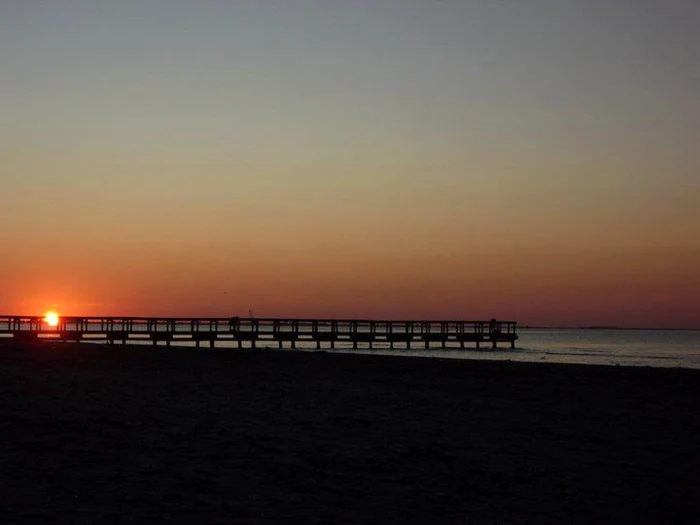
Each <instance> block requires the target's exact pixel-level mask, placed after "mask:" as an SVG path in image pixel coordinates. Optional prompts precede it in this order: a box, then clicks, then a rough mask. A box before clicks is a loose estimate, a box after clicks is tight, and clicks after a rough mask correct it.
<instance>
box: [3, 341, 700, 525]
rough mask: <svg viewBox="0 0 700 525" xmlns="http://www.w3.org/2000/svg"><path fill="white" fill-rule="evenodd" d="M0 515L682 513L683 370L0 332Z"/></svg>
mask: <svg viewBox="0 0 700 525" xmlns="http://www.w3.org/2000/svg"><path fill="white" fill-rule="evenodd" d="M0 363H1V364H0V389H1V390H0V400H1V401H0V403H1V405H0V418H1V419H0V421H1V422H2V423H1V424H2V431H1V434H0V436H1V440H2V441H1V442H0V458H1V465H0V467H1V469H0V472H1V473H2V478H1V479H0V483H1V485H0V519H2V522H3V523H29V522H44V521H56V522H71V523H75V522H90V523H104V522H117V521H139V522H141V521H146V520H157V521H171V522H178V523H195V522H203V523H232V522H236V523H257V522H270V521H289V522H292V521H294V522H311V523H319V522H326V523H331V522H343V523H345V522H351V523H352V522H354V523H365V522H393V523H399V522H433V523H465V522H467V523H469V522H476V523H567V522H569V523H570V522H575V523H600V522H616V523H621V522H623V521H627V522H629V521H633V522H636V523H692V522H695V523H697V522H700V502H699V499H700V452H699V450H700V447H699V445H700V443H699V440H700V416H699V415H698V410H700V404H699V403H698V401H700V372H698V371H693V370H668V369H645V368H616V367H599V366H577V365H550V364H525V363H517V364H516V363H507V362H506V363H499V362H475V361H456V360H437V359H420V358H402V357H401V358H400V357H382V356H361V355H341V354H329V353H324V352H319V353H304V352H299V353H297V352H290V351H236V350H210V349H206V350H204V349H201V350H195V349H176V348H170V349H166V348H164V347H158V348H152V347H119V346H114V347H106V346H98V345H86V344H83V345H70V344H57V343H52V344H46V343H44V344H34V345H27V344H24V345H21V346H20V345H19V344H17V343H13V342H7V341H5V342H0Z"/></svg>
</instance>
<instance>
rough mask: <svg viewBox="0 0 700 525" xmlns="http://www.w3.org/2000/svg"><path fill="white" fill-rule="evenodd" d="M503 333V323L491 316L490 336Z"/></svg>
mask: <svg viewBox="0 0 700 525" xmlns="http://www.w3.org/2000/svg"><path fill="white" fill-rule="evenodd" d="M500 333H501V323H499V322H498V321H496V319H495V318H491V320H490V321H489V335H490V336H492V337H493V336H497V335H499V334H500Z"/></svg>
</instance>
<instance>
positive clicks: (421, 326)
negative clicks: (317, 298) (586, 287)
mask: <svg viewBox="0 0 700 525" xmlns="http://www.w3.org/2000/svg"><path fill="white" fill-rule="evenodd" d="M515 328H516V323H515V322H514V321H497V320H495V319H491V320H490V321H374V320H357V319H349V320H340V319H258V318H243V317H231V318H161V317H61V318H60V319H59V322H58V325H57V326H50V325H49V324H48V323H47V322H46V321H45V320H44V318H42V317H38V316H0V336H2V337H14V338H23V339H29V340H32V339H54V340H61V341H81V340H86V341H87V340H89V341H106V342H108V343H114V342H117V341H118V342H121V343H127V342H143V341H151V342H152V343H153V344H154V345H156V344H158V343H159V342H163V343H164V344H166V345H168V346H169V345H170V344H171V343H185V342H193V343H195V344H196V346H200V344H201V343H203V342H204V343H207V342H208V343H209V346H211V347H214V346H215V344H216V343H217V342H229V343H231V342H233V343H237V344H238V347H239V348H241V347H243V346H244V345H247V346H250V347H252V348H255V347H256V345H257V344H258V343H260V344H270V343H273V344H274V343H276V344H277V345H278V346H279V348H282V347H283V346H284V345H285V344H287V345H289V346H290V347H291V348H296V345H297V343H307V344H308V343H311V344H313V343H315V344H316V348H321V347H322V346H323V347H330V348H335V347H336V344H347V345H352V348H359V347H360V345H362V347H368V348H373V347H374V345H376V344H384V345H386V344H388V345H389V348H394V347H395V345H401V346H405V348H414V347H415V346H416V345H421V346H423V347H424V348H426V349H429V348H431V345H432V347H435V346H436V345H437V346H438V347H440V348H465V344H467V343H473V344H474V345H475V347H476V348H479V347H480V345H481V344H482V343H490V344H491V345H492V347H493V348H497V347H498V343H510V346H511V348H515V341H516V340H517V339H518V335H517V334H516V330H515ZM412 345H413V346H412Z"/></svg>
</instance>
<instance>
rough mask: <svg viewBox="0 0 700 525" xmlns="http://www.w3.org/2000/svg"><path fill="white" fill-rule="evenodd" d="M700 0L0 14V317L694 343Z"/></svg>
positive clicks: (39, 5) (146, 2) (698, 267)
mask: <svg viewBox="0 0 700 525" xmlns="http://www.w3.org/2000/svg"><path fill="white" fill-rule="evenodd" d="M698 27H700V2H697V1H696V0H665V1H661V0H658V1H657V0H653V1H652V0H635V1H631V0H588V1H583V0H582V1H578V0H577V1H573V0H571V1H569V0H529V1H527V2H522V1H519V0H488V1H486V0H473V1H470V0H431V1H418V0H403V1H399V0H381V1H380V0H373V1H369V0H353V1H348V0H342V1H341V0H284V1H283V0H269V1H268V0H266V1H261V0H250V1H233V0H232V1H228V2H225V1H222V0H199V1H197V2H194V1H189V0H188V1H184V0H139V1H137V0H120V1H119V2H108V1H95V0H89V1H88V0H85V1H83V0H74V1H73V0H52V1H39V0H0V68H1V70H2V82H0V119H1V122H2V126H0V224H1V226H0V246H2V248H1V249H2V252H0V254H1V257H0V272H2V274H3V275H4V284H3V286H2V289H1V290H0V313H3V314H5V313H6V314H23V315H38V314H42V313H43V312H44V311H46V309H49V308H53V309H56V310H58V311H59V312H60V313H62V314H64V315H153V316H156V315H159V316H160V315H162V316H226V317H228V316H232V315H241V316H246V315H248V313H249V312H252V313H253V315H255V316H256V317H266V316H267V317H270V316H284V317H360V318H376V319H402V318H404V319H488V318H491V317H497V318H502V319H512V320H516V321H518V322H519V323H520V324H530V325H547V326H588V325H616V326H629V327H667V328H674V327H677V328H680V327H683V328H700V205H699V204H698V203H700V97H698V94H699V93H700V31H698V30H697V28H698Z"/></svg>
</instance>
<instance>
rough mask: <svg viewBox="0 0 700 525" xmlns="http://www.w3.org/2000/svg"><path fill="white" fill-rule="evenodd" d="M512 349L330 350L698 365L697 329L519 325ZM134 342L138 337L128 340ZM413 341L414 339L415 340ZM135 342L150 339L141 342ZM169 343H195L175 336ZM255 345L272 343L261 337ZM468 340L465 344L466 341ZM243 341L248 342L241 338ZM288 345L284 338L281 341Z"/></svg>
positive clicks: (342, 346)
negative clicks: (172, 341) (531, 326)
mask: <svg viewBox="0 0 700 525" xmlns="http://www.w3.org/2000/svg"><path fill="white" fill-rule="evenodd" d="M518 335H519V336H520V340H519V341H518V342H517V348H515V349H511V348H510V346H509V345H508V344H507V343H502V346H501V347H499V348H498V349H497V350H492V349H491V348H490V346H489V345H488V344H485V345H482V348H481V349H480V350H476V349H474V348H466V349H464V350H460V349H457V348H448V349H440V348H432V349H430V350H425V349H423V348H417V347H418V344H416V345H415V346H416V348H411V349H405V348H398V347H397V348H395V349H390V348H389V345H388V343H375V347H374V348H373V349H371V350H370V349H367V348H366V347H365V348H359V349H352V346H351V344H350V343H348V342H339V343H338V344H337V346H336V349H335V350H329V349H326V351H329V352H339V353H356V354H386V355H402V356H414V357H444V358H452V359H479V360H497V361H529V362H538V363H543V362H544V363H580V364H591V365H617V366H652V367H675V368H677V367H680V368H696V369H700V330H619V329H524V328H520V329H518ZM131 342H132V343H135V344H139V342H138V341H134V340H132V341H131ZM416 343H417V342H416ZM140 344H151V343H150V342H148V341H141V342H140ZM174 344H178V345H183V346H194V343H191V342H185V341H179V342H176V343H174ZM258 344H259V347H265V346H267V345H271V344H272V343H271V342H264V341H260V342H259V343H258ZM467 344H469V343H467ZM246 345H247V343H246ZM217 346H218V347H232V348H233V347H236V346H237V345H236V343H234V342H231V341H219V342H217ZM285 346H288V343H286V344H285ZM297 348H298V349H299V350H309V351H311V350H314V351H315V348H316V346H315V343H312V342H302V341H299V342H298V343H297Z"/></svg>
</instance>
